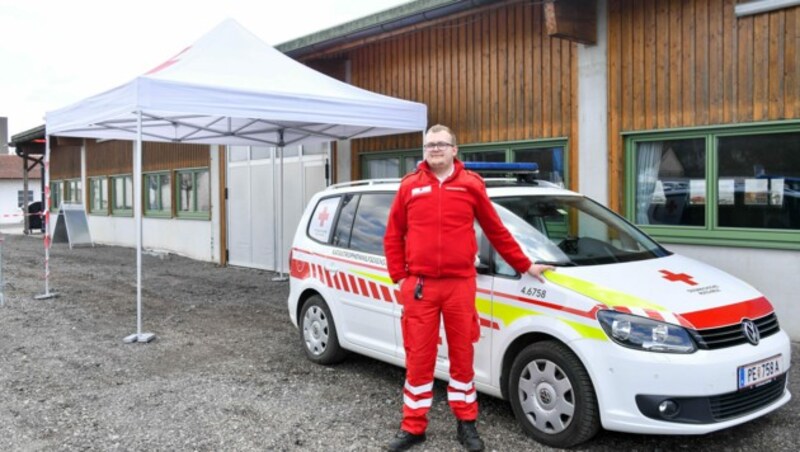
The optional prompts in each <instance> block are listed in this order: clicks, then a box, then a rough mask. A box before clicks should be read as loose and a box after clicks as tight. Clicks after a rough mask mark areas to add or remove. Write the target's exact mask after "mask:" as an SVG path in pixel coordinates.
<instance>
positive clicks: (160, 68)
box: [144, 46, 192, 75]
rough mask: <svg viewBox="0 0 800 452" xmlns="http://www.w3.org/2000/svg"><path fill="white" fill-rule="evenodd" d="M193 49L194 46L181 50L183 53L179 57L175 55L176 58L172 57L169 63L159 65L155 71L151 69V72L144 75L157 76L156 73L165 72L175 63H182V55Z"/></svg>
mask: <svg viewBox="0 0 800 452" xmlns="http://www.w3.org/2000/svg"><path fill="white" fill-rule="evenodd" d="M191 48H192V46H189V47H187V48H185V49H183V50H181V51H180V52H179V53H178V54H177V55H175V56H174V57H172V58H170V59H168V60H167V61H165V62H163V63H161V64H159V65H158V66H156V67H154V68H153V69H150V70H149V71H147V72H146V73H145V74H144V75H150V74H155V73H156V72H159V71H163V70H164V69H166V68H168V67H170V66H172V65H173V64H175V63H177V62H178V61H180V59H181V55H183V54H184V53H186V51H187V50H189V49H191Z"/></svg>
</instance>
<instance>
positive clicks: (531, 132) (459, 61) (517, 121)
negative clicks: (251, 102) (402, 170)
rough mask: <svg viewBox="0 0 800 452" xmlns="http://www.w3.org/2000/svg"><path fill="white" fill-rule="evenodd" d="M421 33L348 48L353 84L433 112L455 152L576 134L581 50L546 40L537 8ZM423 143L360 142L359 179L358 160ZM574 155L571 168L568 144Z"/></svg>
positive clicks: (438, 24) (505, 6)
mask: <svg viewBox="0 0 800 452" xmlns="http://www.w3.org/2000/svg"><path fill="white" fill-rule="evenodd" d="M425 25H426V26H425V27H421V26H419V25H417V26H414V27H412V28H410V29H409V30H407V31H405V32H402V31H400V32H398V31H394V32H392V33H391V34H389V35H387V36H386V37H384V39H380V40H374V41H371V42H369V43H366V44H365V45H362V46H360V47H357V48H351V49H348V54H349V58H350V61H351V80H350V82H351V83H352V84H354V85H356V86H359V87H361V88H365V89H368V90H370V91H375V92H378V93H383V94H387V95H390V96H395V97H399V98H403V99H408V100H413V101H417V102H422V103H425V104H427V105H428V124H430V125H432V124H436V123H441V124H446V125H448V126H449V127H451V128H452V129H453V130H454V132H455V133H456V135H457V137H458V142H459V144H471V143H493V142H504V141H518V140H534V139H542V138H552V137H571V136H576V133H574V132H575V127H576V124H577V121H574V119H575V117H576V108H575V100H576V98H577V97H576V90H577V83H576V82H577V78H576V77H574V76H573V74H575V71H576V67H577V66H576V62H575V60H576V54H577V50H576V49H577V47H576V45H575V44H573V43H570V42H568V41H564V40H562V39H557V38H550V37H548V35H547V31H546V30H545V26H544V19H543V10H542V6H541V5H540V4H531V3H529V2H518V1H511V2H501V3H497V4H492V5H489V6H486V7H482V8H480V9H475V10H470V12H469V14H460V15H456V16H453V17H450V18H448V19H446V20H437V21H433V22H430V23H427V24H425ZM334 52H335V53H334ZM341 52H342V49H333V50H331V53H332V56H335V57H340V55H341ZM323 56H324V55H323ZM315 57H317V58H321V57H322V56H320V55H315ZM304 62H305V63H306V64H309V65H311V66H316V67H321V65H320V64H319V63H315V62H314V61H304ZM421 142H422V138H421V136H420V134H419V133H411V134H404V135H395V136H390V137H385V138H371V139H362V140H354V141H353V145H352V149H353V159H352V161H353V175H354V178H357V177H360V174H361V173H360V167H359V165H360V158H359V154H360V153H363V152H373V151H383V150H397V149H413V148H420V147H421ZM420 152H421V151H420ZM570 152H571V158H570V162H571V164H572V165H573V166H575V164H576V162H577V158H574V155H576V154H574V153H575V152H576V146H574V145H573V144H572V143H570ZM572 180H573V181H575V180H576V179H575V178H573V179H572Z"/></svg>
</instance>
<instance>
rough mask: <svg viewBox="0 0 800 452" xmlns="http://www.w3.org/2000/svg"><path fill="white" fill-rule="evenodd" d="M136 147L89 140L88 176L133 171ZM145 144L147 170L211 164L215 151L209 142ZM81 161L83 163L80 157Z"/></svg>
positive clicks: (120, 142)
mask: <svg viewBox="0 0 800 452" xmlns="http://www.w3.org/2000/svg"><path fill="white" fill-rule="evenodd" d="M133 146H134V143H133V142H131V141H117V140H115V141H104V142H101V143H97V142H96V141H94V140H86V175H87V176H89V177H92V176H104V175H111V174H130V173H133ZM142 146H143V153H144V156H143V157H144V158H143V159H142V171H143V172H151V171H169V170H173V169H178V168H195V167H208V166H209V164H210V159H211V157H210V156H211V154H210V152H209V147H208V146H207V145H200V144H176V143H155V142H145V143H143V145H142ZM78 161H79V163H78V164H79V165H80V156H79V160H78ZM78 174H80V170H79V173H78Z"/></svg>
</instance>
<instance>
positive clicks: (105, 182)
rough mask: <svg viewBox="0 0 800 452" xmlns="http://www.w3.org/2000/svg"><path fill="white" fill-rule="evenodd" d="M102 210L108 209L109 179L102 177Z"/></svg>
mask: <svg viewBox="0 0 800 452" xmlns="http://www.w3.org/2000/svg"><path fill="white" fill-rule="evenodd" d="M100 210H108V179H106V178H102V179H100Z"/></svg>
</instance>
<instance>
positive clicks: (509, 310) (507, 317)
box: [475, 297, 607, 340]
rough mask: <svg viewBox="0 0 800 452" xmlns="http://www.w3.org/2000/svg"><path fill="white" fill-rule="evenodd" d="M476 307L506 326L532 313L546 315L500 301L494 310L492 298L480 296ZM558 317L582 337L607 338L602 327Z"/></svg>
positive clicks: (480, 311) (479, 311)
mask: <svg viewBox="0 0 800 452" xmlns="http://www.w3.org/2000/svg"><path fill="white" fill-rule="evenodd" d="M475 308H476V309H477V310H478V313H480V314H483V315H485V316H487V317H489V318H491V319H493V320H495V321H500V322H502V323H503V326H504V327H507V326H508V325H511V324H512V323H514V322H515V321H517V320H518V319H521V318H523V317H528V316H531V315H545V314H544V313H542V312H539V311H534V310H532V309H526V308H521V307H519V306H513V305H509V304H503V303H498V302H496V301H495V303H494V310H493V309H492V302H491V300H488V299H486V298H480V297H478V298H476V299H475ZM556 318H557V319H558V320H561V321H562V322H564V323H566V324H567V325H569V326H570V327H572V329H574V330H575V331H577V332H578V334H580V335H581V336H582V337H584V338H586V339H598V340H606V339H607V337H606V334H605V333H604V332H603V330H602V329H600V328H595V327H591V326H588V325H584V324H582V323H580V322H575V321H572V320H566V319H563V318H560V317H556Z"/></svg>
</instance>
